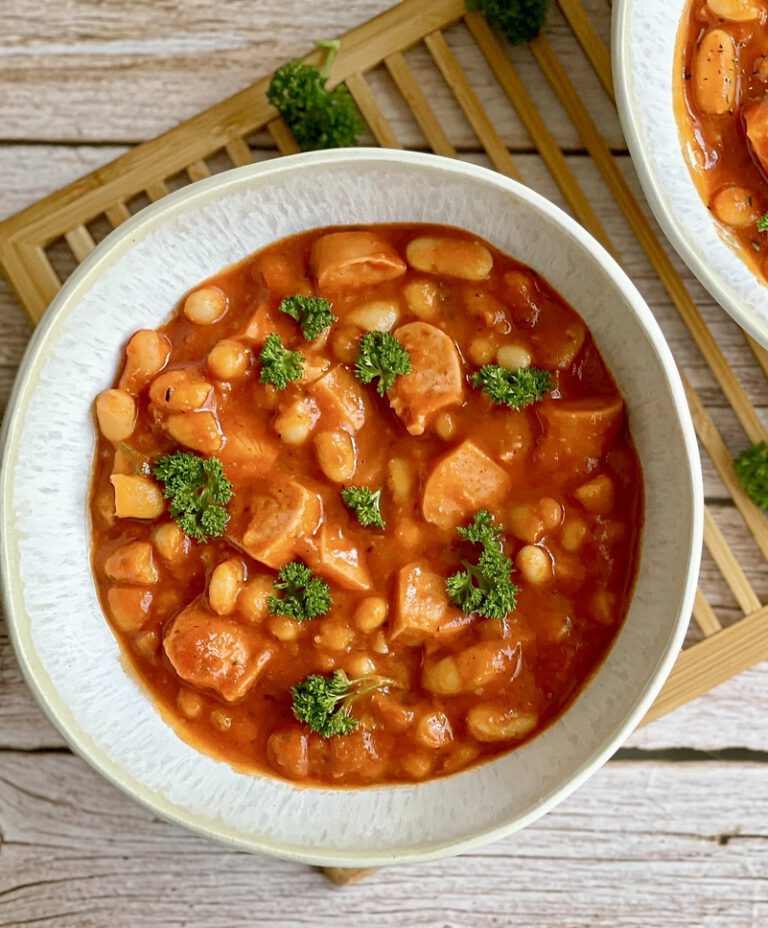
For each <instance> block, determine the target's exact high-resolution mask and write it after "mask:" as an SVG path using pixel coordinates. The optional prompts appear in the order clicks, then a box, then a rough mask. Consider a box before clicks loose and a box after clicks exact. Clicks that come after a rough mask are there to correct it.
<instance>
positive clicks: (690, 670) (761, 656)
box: [641, 606, 768, 725]
mask: <svg viewBox="0 0 768 928" xmlns="http://www.w3.org/2000/svg"><path fill="white" fill-rule="evenodd" d="M766 659H768V606H764V607H763V608H762V609H760V610H759V611H758V612H754V613H753V614H752V615H750V616H747V618H745V619H742V620H741V621H740V622H737V623H736V624H735V625H731V626H730V627H729V628H724V629H723V630H722V631H721V632H718V633H717V634H716V635H711V636H710V637H709V638H705V639H704V640H703V641H700V642H699V643H698V644H695V645H693V647H690V648H687V649H686V650H685V651H683V652H682V653H681V654H680V656H679V657H678V659H677V663H676V664H675V666H674V668H673V670H672V673H671V674H670V675H669V679H668V680H667V682H666V683H665V684H664V687H663V688H662V691H661V693H659V696H658V698H657V699H656V702H654V704H653V706H652V707H651V709H650V711H649V712H648V714H647V715H646V716H645V718H644V719H643V721H642V723H641V724H642V725H647V724H648V723H649V722H652V721H653V720H654V719H658V718H660V717H661V716H662V715H666V713H667V712H671V711H672V710H673V709H676V708H677V707H678V706H682V705H683V704H684V703H686V702H690V700H691V699H695V698H696V697H697V696H701V695H703V694H704V693H706V692H707V691H708V690H711V689H714V687H716V686H719V685H720V684H721V683H724V682H725V681H726V680H727V679H729V678H730V677H734V676H736V674H738V673H741V672H742V671H744V670H747V669H748V668H749V667H752V666H753V665H754V664H757V663H759V662H760V661H763V660H766Z"/></svg>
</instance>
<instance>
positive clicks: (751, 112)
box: [742, 94, 768, 174]
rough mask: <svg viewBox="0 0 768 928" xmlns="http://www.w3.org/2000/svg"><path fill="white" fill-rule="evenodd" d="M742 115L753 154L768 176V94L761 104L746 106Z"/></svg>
mask: <svg viewBox="0 0 768 928" xmlns="http://www.w3.org/2000/svg"><path fill="white" fill-rule="evenodd" d="M742 113H743V115H744V124H745V125H746V127H747V139H749V144H750V147H751V149H752V152H753V154H754V156H755V157H756V158H757V160H758V161H759V162H760V166H761V167H762V169H763V171H765V173H766V174H768V94H766V95H765V96H764V97H763V99H762V100H761V101H760V102H759V103H750V104H748V105H747V106H745V107H744V109H743V110H742Z"/></svg>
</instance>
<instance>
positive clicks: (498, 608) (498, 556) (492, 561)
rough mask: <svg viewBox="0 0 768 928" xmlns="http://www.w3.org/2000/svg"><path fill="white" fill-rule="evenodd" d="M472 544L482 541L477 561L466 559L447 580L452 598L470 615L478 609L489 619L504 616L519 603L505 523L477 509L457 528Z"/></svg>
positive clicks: (449, 594)
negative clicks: (503, 538) (506, 547)
mask: <svg viewBox="0 0 768 928" xmlns="http://www.w3.org/2000/svg"><path fill="white" fill-rule="evenodd" d="M456 531H457V533H458V534H459V536H460V537H461V538H463V539H465V540H466V541H469V542H471V543H472V544H478V545H482V548H483V552H482V554H481V555H480V557H479V559H478V561H477V564H472V563H470V562H469V561H462V564H463V565H464V568H465V569H464V570H460V571H458V572H457V573H455V574H452V575H451V576H450V577H448V579H447V580H446V581H445V588H446V590H447V591H448V596H449V597H450V599H451V601H452V602H453V603H454V604H455V605H457V606H458V607H459V609H461V611H462V612H464V613H465V614H467V615H469V614H470V613H473V612H476V613H478V614H479V615H483V616H485V617H486V618H489V619H503V618H504V617H505V616H506V615H508V614H509V613H510V612H513V611H514V610H515V608H516V607H517V594H518V592H519V588H518V587H517V586H516V585H515V584H514V583H513V582H512V579H511V574H512V570H513V567H512V561H511V560H510V558H508V557H507V556H506V555H505V554H504V548H503V545H502V543H501V534H502V531H503V529H502V527H501V526H500V525H497V524H496V522H495V521H494V518H493V516H492V515H491V513H490V512H488V511H487V510H486V509H480V510H478V511H477V512H476V513H475V518H474V519H473V520H472V522H471V523H470V524H469V525H467V526H466V527H459V528H457V529H456Z"/></svg>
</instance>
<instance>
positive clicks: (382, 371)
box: [355, 332, 411, 396]
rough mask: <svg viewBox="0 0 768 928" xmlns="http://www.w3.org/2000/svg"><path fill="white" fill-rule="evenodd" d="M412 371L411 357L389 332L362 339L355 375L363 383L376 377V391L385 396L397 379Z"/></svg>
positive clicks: (377, 333)
mask: <svg viewBox="0 0 768 928" xmlns="http://www.w3.org/2000/svg"><path fill="white" fill-rule="evenodd" d="M410 371H411V356H410V355H409V354H408V352H407V351H406V350H405V348H404V347H403V346H402V345H401V344H400V342H399V341H398V340H397V339H396V338H395V336H394V335H390V334H389V332H368V333H366V334H365V335H363V337H362V338H361V339H360V351H359V354H358V356H357V362H356V364H355V374H356V375H357V379H358V380H359V381H360V382H361V383H366V384H367V383H371V381H372V380H374V379H375V378H376V377H378V378H379V382H378V384H377V385H376V390H377V391H378V393H379V395H380V396H383V395H384V394H385V393H386V392H387V390H389V389H391V387H392V385H393V384H394V382H395V377H398V376H400V375H401V374H408V373H410Z"/></svg>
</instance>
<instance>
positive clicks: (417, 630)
mask: <svg viewBox="0 0 768 928" xmlns="http://www.w3.org/2000/svg"><path fill="white" fill-rule="evenodd" d="M462 618H463V616H462V613H461V612H460V610H458V609H456V608H455V607H454V606H452V605H451V603H450V601H449V599H448V594H447V593H446V591H445V578H444V577H441V576H440V575H439V574H436V573H435V572H434V571H433V570H430V569H429V566H428V564H427V563H426V562H425V561H414V562H413V563H412V564H407V565H406V566H405V567H401V568H400V570H399V571H398V574H397V586H396V589H395V618H394V622H393V623H392V640H394V639H396V638H397V639H399V640H400V641H402V643H403V644H408V645H411V644H422V643H423V642H424V641H425V640H426V639H427V638H432V637H435V636H437V635H440V634H441V633H445V632H450V631H456V630H458V629H459V628H461V627H462V625H463V624H464V623H463V621H462Z"/></svg>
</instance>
